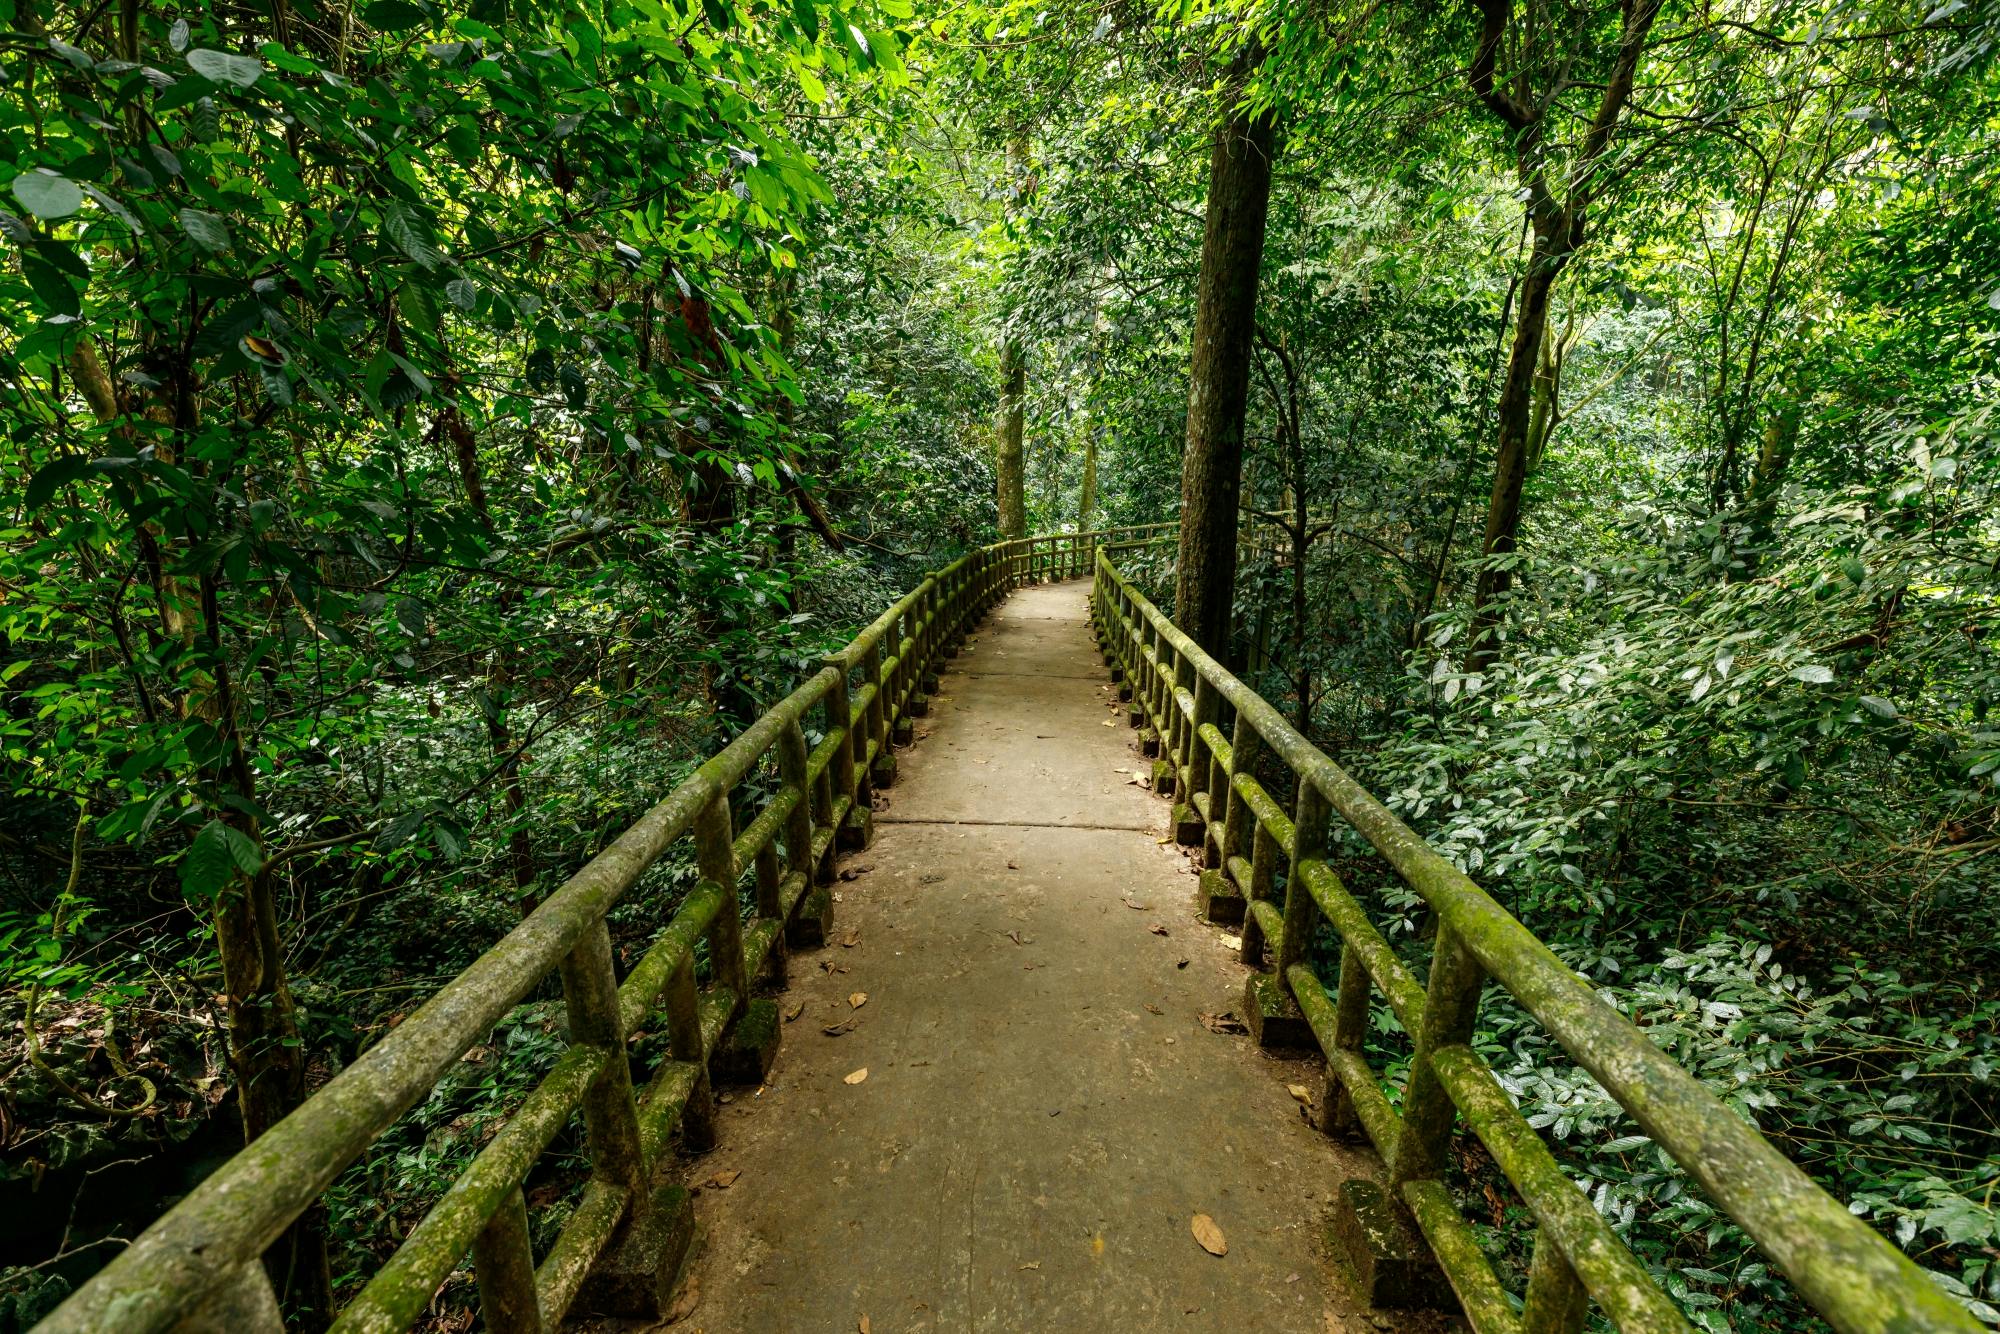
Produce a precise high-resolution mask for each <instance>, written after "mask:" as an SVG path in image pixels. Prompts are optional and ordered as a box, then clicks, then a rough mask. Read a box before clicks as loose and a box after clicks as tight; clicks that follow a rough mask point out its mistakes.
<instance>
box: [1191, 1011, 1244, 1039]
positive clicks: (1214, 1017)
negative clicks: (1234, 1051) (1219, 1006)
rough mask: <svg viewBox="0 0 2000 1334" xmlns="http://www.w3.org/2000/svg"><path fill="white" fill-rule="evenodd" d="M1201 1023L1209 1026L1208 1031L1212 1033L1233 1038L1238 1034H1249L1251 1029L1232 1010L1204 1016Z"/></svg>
mask: <svg viewBox="0 0 2000 1334" xmlns="http://www.w3.org/2000/svg"><path fill="white" fill-rule="evenodd" d="M1201 1022H1202V1023H1203V1024H1205V1025H1207V1027H1208V1031H1209V1032H1211V1033H1223V1034H1228V1035H1232V1036H1233V1035H1235V1034H1238V1033H1248V1032H1249V1031H1250V1029H1249V1027H1248V1026H1247V1025H1245V1024H1244V1022H1243V1021H1242V1020H1241V1019H1238V1018H1237V1017H1236V1015H1235V1012H1234V1011H1230V1010H1224V1011H1223V1012H1222V1013H1221V1014H1204V1015H1203V1016H1202V1017H1201Z"/></svg>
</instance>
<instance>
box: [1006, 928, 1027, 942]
mask: <svg viewBox="0 0 2000 1334" xmlns="http://www.w3.org/2000/svg"><path fill="white" fill-rule="evenodd" d="M1007 939H1009V940H1011V941H1013V942H1014V943H1015V944H1016V945H1025V944H1027V943H1028V942H1027V941H1025V940H1023V939H1021V933H1020V932H1019V931H1009V932H1008V933H1007Z"/></svg>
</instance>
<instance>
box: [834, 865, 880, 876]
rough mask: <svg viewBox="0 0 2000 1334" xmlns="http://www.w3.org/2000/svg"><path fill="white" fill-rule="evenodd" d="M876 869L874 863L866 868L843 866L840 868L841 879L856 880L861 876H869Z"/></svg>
mask: <svg viewBox="0 0 2000 1334" xmlns="http://www.w3.org/2000/svg"><path fill="white" fill-rule="evenodd" d="M874 869H875V864H874V863H873V862H870V863H868V864H867V865H865V866H843V867H841V868H840V878H841V879H842V880H854V879H857V878H858V877H860V876H864V875H867V874H868V873H869V872H870V871H872V870H874Z"/></svg>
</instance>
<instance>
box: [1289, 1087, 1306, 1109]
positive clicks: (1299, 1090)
mask: <svg viewBox="0 0 2000 1334" xmlns="http://www.w3.org/2000/svg"><path fill="white" fill-rule="evenodd" d="M1285 1092H1287V1093H1289V1094H1291V1095H1292V1096H1293V1097H1294V1098H1297V1099H1298V1101H1299V1106H1301V1107H1310V1106H1312V1100H1313V1095H1312V1090H1311V1089H1309V1088H1307V1087H1306V1086H1305V1085H1304V1084H1287V1085H1285Z"/></svg>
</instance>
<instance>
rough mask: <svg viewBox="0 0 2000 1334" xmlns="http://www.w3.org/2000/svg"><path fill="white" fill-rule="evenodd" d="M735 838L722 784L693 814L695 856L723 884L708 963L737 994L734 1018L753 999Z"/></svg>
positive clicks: (732, 1005)
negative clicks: (739, 898) (745, 958)
mask: <svg viewBox="0 0 2000 1334" xmlns="http://www.w3.org/2000/svg"><path fill="white" fill-rule="evenodd" d="M735 839H736V833H735V827H734V822H733V821H732V820H731V818H730V814H729V790H728V789H727V788H719V789H718V790H717V791H716V793H715V795H714V796H712V797H710V798H709V799H708V804H707V805H705V806H703V807H702V808H701V811H700V813H699V814H697V815H696V816H695V817H694V860H695V867H696V869H698V870H699V871H700V872H701V877H702V879H704V880H710V881H713V882H714V883H716V884H718V885H720V886H721V887H722V906H721V907H720V908H718V909H716V912H715V921H714V922H713V923H711V924H710V926H709V928H708V966H709V968H710V969H711V970H712V971H713V972H714V974H715V984H716V986H718V987H721V988H724V989H726V990H728V991H729V992H730V993H731V994H732V995H733V997H734V999H733V1000H731V1002H730V1005H729V1017H730V1018H731V1019H734V1018H735V1017H736V1016H737V1015H739V1014H741V1013H743V1007H744V1005H745V1004H746V1003H747V1002H748V1001H749V999H750V984H749V979H748V978H746V977H744V975H743V912H742V909H740V908H739V907H738V906H737V903H736V879H737V876H738V874H739V868H738V867H737V865H736V849H735V847H734V846H733V844H734V842H735ZM608 944H609V942H608V940H607V946H608ZM606 963H607V964H608V963H609V957H608V956H607V958H606ZM724 1027H727V1025H725V1026H724Z"/></svg>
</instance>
